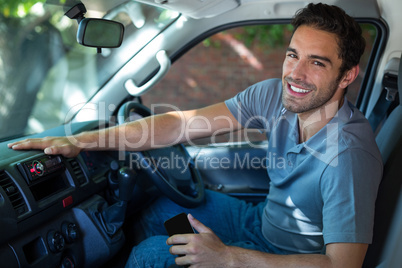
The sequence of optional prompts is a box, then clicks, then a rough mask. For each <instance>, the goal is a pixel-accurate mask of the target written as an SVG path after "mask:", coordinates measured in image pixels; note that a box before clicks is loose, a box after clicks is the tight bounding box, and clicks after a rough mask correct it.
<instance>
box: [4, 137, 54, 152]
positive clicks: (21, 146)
mask: <svg viewBox="0 0 402 268" xmlns="http://www.w3.org/2000/svg"><path fill="white" fill-rule="evenodd" d="M9 147H10V148H12V149H13V150H26V149H44V148H46V147H47V145H46V143H45V142H44V141H43V140H42V139H26V140H22V141H18V142H14V143H11V144H9Z"/></svg>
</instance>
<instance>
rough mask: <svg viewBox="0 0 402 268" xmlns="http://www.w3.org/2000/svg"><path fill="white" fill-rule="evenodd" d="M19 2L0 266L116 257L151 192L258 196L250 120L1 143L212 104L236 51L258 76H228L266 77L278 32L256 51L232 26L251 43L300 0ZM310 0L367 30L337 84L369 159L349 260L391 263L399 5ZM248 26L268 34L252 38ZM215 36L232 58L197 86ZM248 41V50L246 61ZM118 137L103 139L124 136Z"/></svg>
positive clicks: (396, 251)
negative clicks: (86, 139)
mask: <svg viewBox="0 0 402 268" xmlns="http://www.w3.org/2000/svg"><path fill="white" fill-rule="evenodd" d="M23 2H24V1H17V0H16V1H10V3H9V4H7V5H5V7H4V8H3V10H2V12H1V17H0V33H1V35H2V36H3V37H0V81H1V83H0V84H2V85H1V86H0V226H1V228H0V263H1V266H2V267H10V268H14V267H29V268H35V267H104V268H106V267H124V265H125V263H126V260H127V258H128V255H129V253H130V251H131V249H132V247H133V246H134V245H135V244H136V243H138V241H137V240H136V234H135V229H134V226H135V222H136V219H137V217H138V214H139V213H140V212H141V211H142V210H144V209H146V208H147V206H148V205H149V204H150V203H151V202H152V201H153V200H155V199H156V198H158V197H159V196H161V195H166V196H167V197H169V198H170V199H171V200H173V201H174V202H176V203H177V204H179V205H182V206H183V207H196V206H197V205H199V204H200V203H201V202H202V201H203V199H204V193H205V189H208V190H213V191H218V192H222V193H225V194H228V195H231V196H234V197H236V198H240V199H244V200H246V201H249V202H254V203H256V202H261V201H263V200H264V199H265V197H266V195H267V194H268V193H269V176H268V174H267V172H266V167H267V165H276V164H280V163H275V162H274V161H275V158H270V157H269V156H270V155H269V152H268V151H267V141H266V138H265V134H264V133H260V132H259V131H251V130H250V131H249V132H247V130H246V131H245V132H244V133H239V134H235V135H233V136H218V137H213V139H208V140H200V141H194V142H188V143H185V144H178V145H174V146H170V147H166V148H155V149H152V150H149V151H144V152H139V151H135V150H133V151H126V150H118V151H108V150H100V151H83V152H81V153H80V155H79V156H77V157H74V158H66V157H63V156H50V155H46V154H44V152H42V151H40V150H24V151H16V150H12V149H9V148H8V147H7V144H9V143H10V142H13V141H17V140H21V139H25V138H44V137H48V136H66V135H72V134H78V133H80V132H83V131H91V130H97V129H103V128H106V127H110V126H115V125H120V124H123V123H125V122H127V121H133V120H137V119H139V118H144V117H147V116H150V115H153V114H157V113H160V112H163V111H168V110H172V109H177V110H178V109H190V108H198V107H193V106H199V107H201V106H203V105H206V104H207V103H208V102H211V101H218V100H220V101H222V100H225V99H227V98H229V97H231V96H233V95H234V94H236V93H237V92H240V91H242V90H244V89H245V88H246V86H243V85H242V86H240V88H239V85H238V83H239V82H237V81H236V82H235V83H234V84H236V85H234V86H232V85H230V84H229V81H231V80H234V79H235V78H234V76H241V75H240V74H238V73H234V74H233V73H228V72H227V71H225V68H229V67H227V66H230V65H239V66H241V62H247V64H248V65H247V66H248V68H249V69H255V70H258V71H259V72H260V73H259V74H258V75H257V74H254V73H252V72H251V71H247V72H246V73H245V74H244V75H245V76H247V77H248V78H249V79H250V80H249V81H245V83H248V85H251V83H255V82H258V81H260V80H262V79H267V78H271V77H267V76H269V75H267V72H268V71H267V70H266V69H264V68H261V67H259V66H260V65H259V64H260V62H262V64H265V65H264V66H267V65H268V63H267V62H269V61H271V59H273V58H274V57H275V56H276V54H279V53H281V52H278V51H283V47H284V46H286V45H287V44H286V43H285V44H283V45H281V46H282V47H281V48H279V49H278V50H273V51H274V52H271V54H270V55H268V56H266V58H265V56H264V55H265V54H264V53H263V50H264V49H265V48H261V47H257V49H256V50H255V51H253V50H252V49H250V47H247V45H244V44H239V42H240V41H241V42H243V41H244V43H246V41H245V40H246V38H245V36H246V37H247V38H249V39H250V40H251V41H250V42H254V43H257V44H258V43H263V42H264V41H261V40H259V39H258V38H262V40H265V41H266V40H271V39H274V37H275V35H279V36H280V38H284V39H286V40H289V37H290V32H291V31H290V30H289V23H290V21H291V18H292V16H293V15H294V13H295V12H296V11H297V10H298V9H300V8H302V7H303V6H305V5H306V4H307V3H306V2H305V1H300V0H292V1H278V0H206V1H199V0H177V1H156V0H155V1H154V0H138V1H137V0H135V1H134V0H128V1H126V0H87V1H85V0H82V1H75V0H74V1H73V0H71V1H64V2H66V3H61V2H63V1H57V0H47V1H44V0H43V1H27V3H23ZM322 2H324V3H328V4H333V5H338V6H340V7H342V8H344V10H345V11H346V12H347V13H348V14H350V15H352V16H353V17H354V18H355V19H356V20H357V21H358V22H359V23H360V25H361V26H362V28H363V32H364V33H365V34H366V37H367V39H370V38H371V39H370V40H371V41H369V42H367V43H368V48H367V49H366V52H365V54H364V56H363V59H362V61H364V63H362V66H363V65H364V67H361V73H360V74H359V78H358V80H359V81H358V82H356V83H354V84H353V86H351V87H352V88H351V89H349V90H350V92H348V94H350V98H351V99H352V98H353V102H354V105H356V107H358V108H359V109H360V110H361V111H362V112H363V113H364V115H365V116H366V117H367V119H368V120H369V122H370V124H371V126H372V129H373V131H374V133H375V135H376V142H377V145H378V147H379V149H380V151H381V155H382V158H383V162H384V170H383V179H382V181H381V184H380V188H379V191H378V196H377V201H376V210H375V222H374V236H373V243H372V244H371V245H370V246H369V248H368V251H367V254H366V257H365V261H364V264H363V267H400V263H402V256H401V254H400V253H401V252H402V243H401V241H402V224H401V222H402V195H401V193H402V191H401V190H402V188H401V182H402V175H401V174H402V165H401V163H402V107H401V106H402V60H401V58H402V35H401V34H400V30H399V27H400V26H399V25H401V23H402V21H401V20H402V18H401V17H400V15H399V13H400V12H399V11H400V10H402V2H401V1H399V0H391V1H388V0H351V1H349V0H327V1H322ZM253 27H260V28H261V29H263V31H265V32H269V35H268V36H266V37H261V36H258V38H257V37H256V35H255V33H254V32H252V31H254V30H255V29H257V28H253ZM236 36H240V37H239V39H236ZM229 37H230V38H232V37H233V39H230V38H229ZM264 38H265V39H264ZM239 40H240V41H239ZM275 40H276V39H275ZM278 40H279V39H278ZM278 42H279V41H278ZM227 44H228V47H229V48H230V49H231V50H233V51H234V52H235V53H237V55H238V59H237V60H236V61H235V62H232V61H231V60H230V59H229V58H227V59H225V60H222V59H220V61H223V62H224V64H226V65H223V66H226V67H221V66H220V65H219V66H218V67H217V68H218V69H220V70H221V71H222V73H224V75H225V76H224V77H223V78H215V79H212V80H214V81H213V84H215V85H213V86H212V85H210V84H209V79H207V78H205V77H208V76H209V75H210V74H209V73H207V74H205V73H206V72H207V67H208V66H209V65H214V64H215V63H214V62H213V60H214V57H215V58H217V57H218V56H216V55H223V54H225V53H226V52H222V51H226V50H223V48H224V47H225V45H227ZM199 49H200V50H199ZM219 49H220V50H219ZM281 49H282V50H281ZM215 50H216V51H218V52H216V53H217V54H212V53H215V52H212V51H215ZM258 50H260V51H262V52H261V54H258V55H260V56H259V57H254V56H253V55H254V54H255V55H257V52H256V51H258ZM206 53H211V54H206ZM253 53H254V54H253ZM211 55H215V56H211ZM219 57H220V56H219ZM222 57H224V56H222ZM196 59H197V60H196ZM272 61H273V60H272ZM278 61H280V59H279V60H278ZM192 64H194V65H192ZM193 66H194V67H193ZM281 66H282V65H278V64H277V63H276V64H275V65H274V66H273V67H272V68H273V69H276V70H277V71H278V72H279V73H278V74H276V73H275V74H271V75H280V72H281V68H282V67H281ZM192 68H194V70H193V69H192ZM239 68H243V67H239ZM243 69H244V68H243ZM191 72H192V73H191ZM212 72H217V71H216V70H215V69H214V70H213V71H212ZM190 73H191V75H190ZM264 77H265V78H264ZM221 80H222V81H226V80H227V82H221ZM203 82H204V83H205V84H206V85H205V87H206V88H210V91H208V92H203V91H207V90H208V89H206V88H202V87H201V86H199V84H202V83H203ZM182 87H184V88H185V89H184V91H182V89H181V88H182ZM232 87H233V90H232V89H231V88H232ZM203 93H204V94H205V96H204V95H203ZM225 94H226V95H225ZM348 98H349V95H348ZM196 99H199V100H200V102H195V100H196ZM203 99H206V101H204V100H203ZM201 100H202V101H201ZM175 101H177V102H179V101H181V102H183V103H180V104H176V103H175ZM169 103H170V104H169ZM209 104H212V103H209ZM180 105H183V106H180ZM245 137H246V138H247V139H246V138H245ZM249 137H251V139H250V138H249ZM261 137H263V138H261ZM121 142H122V143H121V144H120V145H119V146H121V147H119V148H123V146H125V145H127V144H128V145H130V144H129V142H128V141H127V140H123V139H122V140H121ZM99 146H101V145H99ZM216 159H220V162H219V164H220V166H219V165H218V163H217V162H214V160H216ZM223 160H227V161H223ZM173 161H177V162H175V163H176V165H175V167H174V168H170V166H169V165H170V164H171V163H172V162H173ZM249 163H251V164H249ZM222 165H223V166H222ZM302 190H303V189H301V191H302Z"/></svg>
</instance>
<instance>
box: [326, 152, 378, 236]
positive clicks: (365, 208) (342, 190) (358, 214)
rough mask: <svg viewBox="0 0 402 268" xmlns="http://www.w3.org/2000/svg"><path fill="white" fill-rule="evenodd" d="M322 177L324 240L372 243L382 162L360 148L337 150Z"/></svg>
mask: <svg viewBox="0 0 402 268" xmlns="http://www.w3.org/2000/svg"><path fill="white" fill-rule="evenodd" d="M336 163H337V164H336V165H328V167H327V168H326V170H325V171H324V173H323V174H322V178H321V185H320V187H321V194H322V202H323V236H324V243H325V244H329V243H367V244H370V243H371V242H372V235H373V222H374V206H375V200H376V196H377V189H378V185H379V183H380V180H381V177H382V164H381V162H379V161H378V159H377V158H375V157H374V156H373V155H371V154H370V153H369V152H367V151H365V150H363V149H347V150H345V151H344V152H342V153H340V154H339V155H338V156H337V159H336Z"/></svg>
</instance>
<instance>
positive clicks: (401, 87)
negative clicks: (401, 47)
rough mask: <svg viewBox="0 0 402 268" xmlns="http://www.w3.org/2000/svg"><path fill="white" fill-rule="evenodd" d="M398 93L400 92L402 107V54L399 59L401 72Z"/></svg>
mask: <svg viewBox="0 0 402 268" xmlns="http://www.w3.org/2000/svg"><path fill="white" fill-rule="evenodd" d="M397 79H398V92H399V105H402V53H401V57H400V58H399V71H398V78H397Z"/></svg>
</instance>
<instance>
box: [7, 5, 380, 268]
mask: <svg viewBox="0 0 402 268" xmlns="http://www.w3.org/2000/svg"><path fill="white" fill-rule="evenodd" d="M292 24H293V25H294V27H295V29H294V33H293V36H292V38H291V41H290V44H289V47H288V49H287V52H286V55H285V60H284V63H283V75H282V79H270V80H266V81H263V82H260V83H257V84H255V85H253V86H251V87H249V88H248V89H246V90H245V91H243V92H241V93H239V94H238V95H236V96H235V97H233V98H232V99H229V100H227V101H226V102H224V103H218V104H215V105H212V106H209V107H206V108H203V109H199V110H191V111H184V112H181V113H178V112H171V113H167V114H164V115H158V116H156V117H154V118H152V119H151V118H145V119H142V120H138V121H135V122H130V123H127V124H125V125H121V126H117V127H113V128H108V129H104V130H100V131H94V132H85V133H81V134H79V135H76V136H74V137H58V138H46V139H30V140H24V141H20V142H16V143H13V144H10V145H9V146H10V147H11V148H13V149H30V148H36V149H44V150H45V153H47V154H63V155H65V156H69V157H71V156H76V155H77V154H78V153H79V152H81V151H82V150H97V149H118V148H117V146H118V144H119V142H118V141H117V140H116V142H106V141H105V140H110V139H112V138H114V139H118V137H123V136H124V137H125V138H126V139H127V140H128V141H129V142H130V144H138V146H137V147H135V148H128V149H130V150H133V149H136V150H147V149H150V148H151V147H152V144H151V142H150V140H151V139H154V140H156V141H157V144H165V145H171V143H172V141H177V142H182V141H184V140H185V139H184V138H183V139H182V140H177V136H178V132H180V131H182V130H183V129H186V130H188V129H190V130H192V131H189V132H188V133H186V135H182V136H183V137H188V138H190V139H196V138H200V137H205V136H208V135H212V134H213V133H215V132H216V131H220V132H222V130H225V131H229V130H238V129H241V128H244V127H250V128H258V129H266V130H267V138H268V141H269V146H268V153H269V154H271V155H276V156H277V157H278V158H281V159H286V165H284V166H283V167H282V168H278V167H268V168H267V172H268V175H269V177H270V179H271V182H270V192H269V194H268V196H267V199H266V201H265V202H264V203H261V204H258V205H255V206H254V205H251V204H247V203H245V202H243V201H240V200H238V199H235V198H231V197H229V196H226V195H223V194H219V193H216V192H210V191H207V193H206V202H205V203H204V204H202V205H201V206H200V207H198V208H196V209H192V210H188V209H187V210H186V209H184V208H181V207H179V206H178V205H176V204H174V203H172V202H171V201H170V200H167V199H166V198H160V199H158V200H157V201H156V202H154V203H153V204H152V205H151V206H150V207H149V208H147V209H145V210H144V212H143V215H142V217H141V219H140V220H139V225H140V226H141V227H140V229H139V230H140V233H142V234H143V235H144V236H145V239H144V240H143V241H142V242H141V243H140V244H139V245H137V246H135V247H134V249H133V251H132V253H131V255H130V257H129V259H128V261H127V267H166V266H169V265H171V264H173V263H174V262H175V263H176V264H178V265H189V266H190V267H304V266H306V267H314V266H316V267H360V266H361V265H362V263H363V259H364V256H365V253H366V250H367V246H368V244H370V243H371V239H372V229H373V219H374V203H375V199H376V194H377V189H378V185H379V182H380V180H381V176H382V162H381V156H380V153H379V151H378V148H377V147H376V143H375V140H374V135H373V133H372V132H371V127H370V125H369V124H368V122H367V120H366V119H365V118H364V116H363V115H362V114H361V113H360V112H359V110H358V109H356V108H355V107H354V106H353V105H352V104H351V103H349V102H348V100H347V99H346V97H345V92H346V90H347V87H348V85H349V84H350V83H352V82H353V81H354V80H355V78H356V76H357V75H358V73H359V66H358V64H359V60H360V57H361V55H362V53H363V50H364V46H365V42H364V39H363V38H362V36H361V29H360V28H359V25H358V24H357V23H356V22H355V21H354V20H353V19H352V18H351V17H349V16H348V15H346V14H345V12H344V11H343V10H341V9H339V8H338V7H335V6H328V5H323V4H310V5H308V6H307V7H306V8H304V9H302V10H300V11H299V12H298V13H297V14H296V16H295V18H294V20H293V21H292ZM222 116H224V118H226V120H215V119H216V118H217V117H219V118H223V117H222ZM194 118H202V119H203V120H193V119H194ZM206 122H208V124H209V125H208V128H207V127H206ZM144 125H146V126H148V127H147V128H145V129H151V128H152V130H153V131H144V128H143V126H144ZM194 129H202V130H204V131H200V132H198V133H197V132H195V131H193V130H194ZM205 129H209V133H206V131H205ZM179 130H180V131H179ZM151 133H153V135H154V136H151ZM144 137H145V138H144ZM73 141H74V142H73ZM76 141H78V143H77V142H76ZM140 141H142V142H141V144H139V143H140ZM97 142H98V144H108V145H109V144H116V148H111V147H109V148H105V147H103V148H99V147H96V146H95V147H94V146H93V144H94V143H95V144H96V143H97ZM87 144H91V146H92V147H91V148H89V147H86V145H87ZM182 211H186V212H188V213H191V214H189V216H188V218H189V221H190V223H191V224H192V226H193V227H194V229H195V230H196V231H197V232H198V233H197V234H183V235H174V236H172V237H169V238H168V237H167V235H166V232H165V230H164V228H163V221H164V220H166V219H168V218H169V217H171V216H174V215H176V214H178V213H179V212H182ZM207 226H208V227H207Z"/></svg>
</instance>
